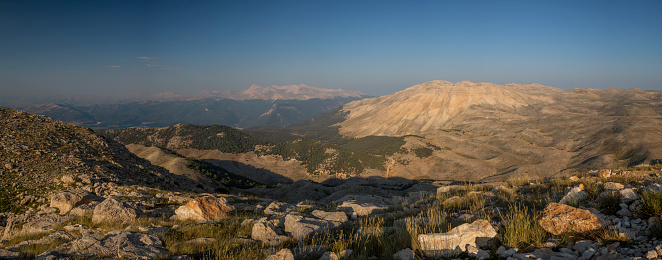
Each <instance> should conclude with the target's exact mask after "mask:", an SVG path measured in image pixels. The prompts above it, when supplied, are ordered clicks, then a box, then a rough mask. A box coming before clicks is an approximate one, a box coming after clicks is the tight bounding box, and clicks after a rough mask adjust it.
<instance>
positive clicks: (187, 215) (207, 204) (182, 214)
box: [175, 196, 234, 222]
mask: <svg viewBox="0 0 662 260" xmlns="http://www.w3.org/2000/svg"><path fill="white" fill-rule="evenodd" d="M232 210H234V207H233V206H232V205H230V203H228V201H227V200H226V199H225V198H216V197H212V196H205V197H199V198H195V199H193V200H191V201H189V202H188V203H186V205H184V206H181V207H179V208H178V209H177V210H175V214H176V216H177V219H179V220H188V219H191V220H196V221H200V222H203V221H215V220H220V219H222V218H224V217H225V215H226V213H228V212H230V211H232Z"/></svg>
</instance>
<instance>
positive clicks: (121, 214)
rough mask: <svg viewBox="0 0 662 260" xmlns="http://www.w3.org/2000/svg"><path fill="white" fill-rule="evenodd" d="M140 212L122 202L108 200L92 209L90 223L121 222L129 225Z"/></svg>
mask: <svg viewBox="0 0 662 260" xmlns="http://www.w3.org/2000/svg"><path fill="white" fill-rule="evenodd" d="M139 214H140V212H139V211H138V210H136V209H134V208H132V207H131V206H129V205H128V204H126V203H124V202H119V201H117V200H115V199H113V198H108V199H106V200H104V201H103V202H101V203H99V205H97V206H96V207H94V213H93V214H92V222H94V223H100V222H121V223H131V222H133V221H135V220H136V217H138V215H139Z"/></svg>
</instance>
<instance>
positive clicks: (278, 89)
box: [226, 84, 365, 100]
mask: <svg viewBox="0 0 662 260" xmlns="http://www.w3.org/2000/svg"><path fill="white" fill-rule="evenodd" d="M226 95H227V98H230V99H237V100H246V99H263V100H277V99H296V100H308V99H313V98H319V99H330V98H337V97H361V96H365V93H362V92H359V91H349V90H343V89H326V88H317V87H312V86H308V85H305V84H300V85H286V86H277V85H273V86H270V87H262V86H260V85H255V84H254V85H252V86H251V87H250V88H248V89H246V90H244V91H241V92H230V93H226Z"/></svg>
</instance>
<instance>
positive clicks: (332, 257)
mask: <svg viewBox="0 0 662 260" xmlns="http://www.w3.org/2000/svg"><path fill="white" fill-rule="evenodd" d="M338 259H340V257H338V255H336V253H334V252H331V251H326V252H324V254H323V255H322V256H320V258H319V260H338Z"/></svg>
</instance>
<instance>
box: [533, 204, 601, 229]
mask: <svg viewBox="0 0 662 260" xmlns="http://www.w3.org/2000/svg"><path fill="white" fill-rule="evenodd" d="M541 216H542V217H541V218H540V220H538V223H539V224H540V226H542V227H543V228H544V229H545V230H546V231H547V232H549V233H552V234H554V235H560V234H563V233H571V232H574V233H586V232H590V231H594V230H597V229H600V228H601V227H602V225H603V223H602V221H601V220H600V218H599V217H598V216H597V215H596V214H593V213H591V212H590V211H588V210H584V209H578V208H575V207H571V206H568V205H564V204H559V203H549V204H548V205H547V207H545V209H544V210H543V211H542V213H541Z"/></svg>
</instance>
